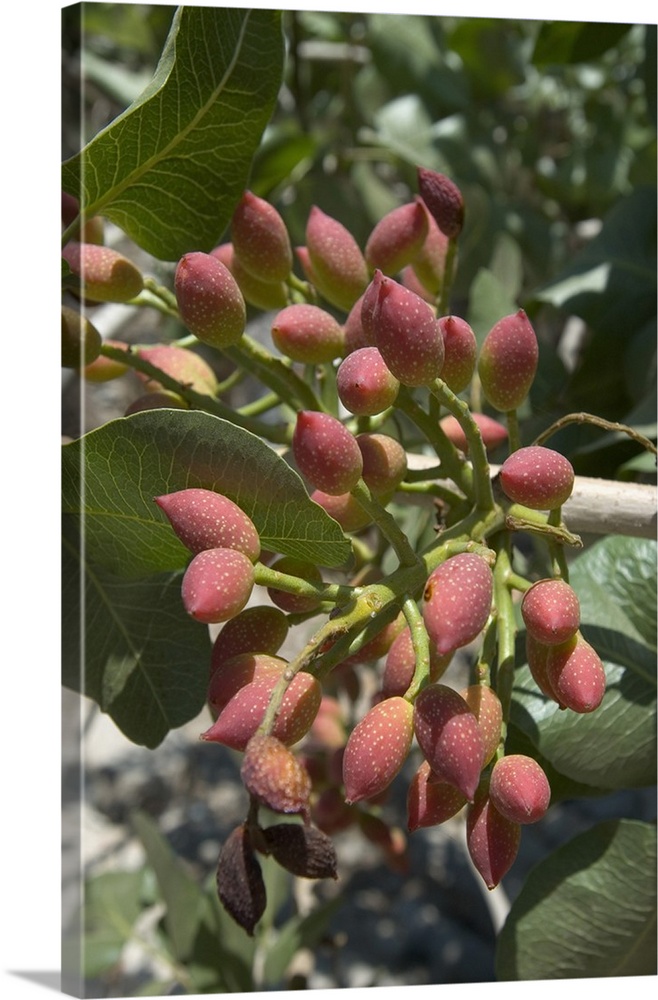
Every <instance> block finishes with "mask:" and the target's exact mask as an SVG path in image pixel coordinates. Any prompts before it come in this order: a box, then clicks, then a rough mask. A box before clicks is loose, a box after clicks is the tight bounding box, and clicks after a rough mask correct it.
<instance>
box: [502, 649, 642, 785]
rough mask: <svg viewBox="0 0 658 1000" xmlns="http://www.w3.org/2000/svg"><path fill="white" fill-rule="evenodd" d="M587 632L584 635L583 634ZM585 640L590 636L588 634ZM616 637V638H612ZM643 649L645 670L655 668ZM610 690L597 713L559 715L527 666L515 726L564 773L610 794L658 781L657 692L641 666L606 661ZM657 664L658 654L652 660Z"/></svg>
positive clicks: (517, 694) (517, 688)
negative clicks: (644, 674)
mask: <svg viewBox="0 0 658 1000" xmlns="http://www.w3.org/2000/svg"><path fill="white" fill-rule="evenodd" d="M583 631H584V632H585V630H583ZM585 634H586V635H587V634H588V633H585ZM611 634H612V635H615V634H617V633H611ZM635 648H636V650H637V651H639V650H644V657H645V659H644V663H642V664H641V666H643V667H644V668H645V670H646V669H649V668H650V667H651V658H650V655H648V651H647V650H646V649H645V648H644V647H642V646H639V644H638V645H637V646H636V647H635ZM602 659H603V664H604V667H605V671H606V678H607V690H606V693H605V695H604V698H603V701H602V703H601V704H600V705H599V707H598V708H597V709H596V711H595V712H592V713H588V714H586V715H579V714H578V713H576V712H571V711H569V710H564V711H561V710H560V709H559V708H558V707H557V705H556V704H555V702H553V701H549V700H548V699H546V698H544V696H543V695H542V694H541V693H540V691H539V689H538V688H537V686H536V684H535V682H534V681H533V679H532V677H531V676H530V671H529V670H528V668H527V666H524V667H521V668H519V669H518V670H517V672H516V677H515V684H514V695H513V700H512V709H511V713H510V718H511V721H512V722H513V723H514V725H516V726H518V727H519V729H521V730H523V731H524V732H525V734H526V735H527V736H528V737H529V738H530V740H531V741H532V743H533V745H534V746H535V747H536V748H537V749H538V750H539V752H540V753H541V754H542V755H543V756H544V757H545V758H546V759H547V760H548V761H549V762H550V764H551V765H552V766H553V767H554V768H555V769H556V770H557V771H559V772H560V773H561V774H563V775H565V776H566V777H567V778H569V779H570V780H571V781H575V782H579V783H583V784H586V785H591V786H593V787H594V788H602V789H606V790H607V791H610V790H612V789H617V788H640V787H646V786H649V785H653V784H654V783H655V781H656V687H655V680H654V682H653V684H651V683H649V682H647V681H646V680H645V679H644V676H642V675H641V674H640V673H638V672H636V664H637V661H636V660H634V661H633V663H632V664H631V663H625V664H620V663H616V662H615V660H616V659H621V657H620V656H615V658H614V659H611V658H608V657H607V656H606V655H605V653H604V655H603V656H602ZM653 659H654V664H655V655H654V658H653Z"/></svg>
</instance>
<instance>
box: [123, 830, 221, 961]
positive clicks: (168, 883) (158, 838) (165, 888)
mask: <svg viewBox="0 0 658 1000" xmlns="http://www.w3.org/2000/svg"><path fill="white" fill-rule="evenodd" d="M131 821H132V825H133V827H134V830H135V832H136V834H137V836H138V837H139V839H140V841H141V843H142V845H143V847H144V850H145V851H146V857H147V860H148V863H149V865H150V866H151V868H152V869H153V871H154V872H155V877H156V879H157V882H158V887H159V890H160V894H161V896H162V899H163V901H164V904H165V906H166V908H167V912H166V914H165V928H166V931H167V935H168V937H169V940H170V942H171V946H172V949H173V953H174V955H175V956H176V958H177V959H178V960H180V961H185V959H186V958H188V957H189V955H190V953H191V950H192V945H193V943H194V939H195V937H196V934H197V930H198V928H199V924H200V921H201V918H202V915H203V912H204V910H205V898H204V893H203V890H202V888H201V886H199V885H198V884H197V883H196V882H195V881H194V879H193V878H192V877H191V876H190V875H188V873H187V871H186V870H185V869H184V867H183V865H182V864H181V862H180V860H179V859H178V858H177V857H176V855H175V854H174V852H173V850H172V849H171V847H170V846H169V843H168V842H167V841H166V840H165V838H164V837H163V836H162V834H161V833H160V831H159V830H158V828H157V826H156V825H155V823H154V822H153V821H152V820H151V819H150V818H149V817H148V816H147V815H146V813H143V812H139V811H137V812H135V813H133V815H132V820H131Z"/></svg>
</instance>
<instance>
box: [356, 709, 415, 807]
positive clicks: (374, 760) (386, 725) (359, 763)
mask: <svg viewBox="0 0 658 1000" xmlns="http://www.w3.org/2000/svg"><path fill="white" fill-rule="evenodd" d="M412 739H413V706H412V705H411V704H410V703H409V702H408V701H406V700H405V699H404V698H401V697H397V696H396V697H393V698H387V699H385V700H384V701H381V702H379V703H378V704H376V705H374V706H373V708H371V709H370V710H369V711H368V712H367V713H366V715H365V716H364V717H363V719H361V721H360V722H359V723H358V724H357V725H356V726H355V728H354V729H353V730H352V732H351V734H350V736H349V739H348V741H347V744H346V746H345V752H344V755H343V781H344V784H345V798H346V800H347V801H348V802H358V801H360V800H361V799H369V798H372V797H373V796H374V795H378V794H379V793H380V792H382V791H383V790H384V789H385V788H387V787H388V785H389V784H390V783H391V781H392V780H393V778H394V777H395V775H396V774H397V773H398V772H399V770H400V768H401V767H402V765H403V764H404V761H405V760H406V758H407V754H408V753H409V749H410V747H411V741H412Z"/></svg>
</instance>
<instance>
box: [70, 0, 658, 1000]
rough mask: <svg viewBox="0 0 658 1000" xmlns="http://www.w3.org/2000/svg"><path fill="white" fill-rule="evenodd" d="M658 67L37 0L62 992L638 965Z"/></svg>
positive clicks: (648, 961)
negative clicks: (53, 340)
mask: <svg viewBox="0 0 658 1000" xmlns="http://www.w3.org/2000/svg"><path fill="white" fill-rule="evenodd" d="M621 14H622V16H623V10H622V11H621ZM655 58H656V27H655V25H651V24H637V23H594V22H580V21H569V22H567V21H549V20H538V19H536V20H533V19H528V20H513V19H509V18H505V17H499V18H496V17H485V18H483V17H466V16H456V15H454V14H450V15H448V14H442V13H441V12H440V10H439V11H438V12H436V13H415V12H405V11H404V10H401V11H399V12H397V13H394V12H392V11H391V12H376V11H372V10H371V11H368V10H364V11H362V12H348V11H344V12H336V11H327V10H324V11H323V10H322V9H302V10H279V9H274V8H272V9H263V8H247V7H231V6H219V5H212V4H206V5H196V6H195V5H191V6H187V5H183V6H175V5H170V4H119V3H82V4H73V5H71V6H67V7H65V8H64V9H63V10H62V172H61V190H62V241H61V242H62V251H61V253H62V263H61V269H62V300H61V312H62V458H61V462H62V465H61V468H62V477H61V478H62V501H61V503H62V597H63V600H62V611H63V619H62V644H63V648H62V682H63V700H62V712H63V726H62V730H63V733H64V745H63V748H62V750H63V761H62V767H63V771H62V773H63V803H62V808H63V813H62V815H63V843H62V858H63V886H62V892H63V897H62V913H63V927H62V989H63V991H64V992H65V993H67V994H69V995H72V996H78V997H133V996H134V997H137V996H155V995H158V996H174V995H176V996H184V995H190V996H194V995H197V996H198V995H212V994H226V993H256V992H272V991H284V990H285V991H287V990H293V989H294V990H317V989H321V990H335V989H357V988H361V987H367V988H372V987H400V988H402V987H415V986H419V987H422V986H443V987H448V986H450V985H459V986H463V985H465V984H481V985H482V986H483V987H485V986H486V985H487V984H493V983H503V982H507V983H514V982H516V983H518V982H523V981H527V982H533V983H539V982H545V981H552V980H574V979H575V980H580V979H606V978H611V977H614V978H619V977H621V978H626V977H628V978H629V987H630V988H631V989H633V990H636V989H640V988H641V986H642V984H643V983H644V982H645V981H647V980H648V981H649V982H651V978H652V977H655V974H656V940H655V907H656V899H655V896H656V827H655V818H656V811H655V804H656V803H655V782H656V714H655V707H656V616H655V611H656V455H657V451H656V416H655V400H656V395H655V393H656V367H655V365H656V325H655V319H656V74H655V67H656V62H655Z"/></svg>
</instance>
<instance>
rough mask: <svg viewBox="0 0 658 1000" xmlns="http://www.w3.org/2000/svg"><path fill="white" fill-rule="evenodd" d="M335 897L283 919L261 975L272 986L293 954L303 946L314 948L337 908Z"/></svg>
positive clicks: (279, 980)
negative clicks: (288, 918) (303, 913)
mask: <svg viewBox="0 0 658 1000" xmlns="http://www.w3.org/2000/svg"><path fill="white" fill-rule="evenodd" d="M341 905H342V899H341V898H340V897H339V896H338V897H335V898H334V899H330V900H328V901H327V902H326V903H323V904H322V905H320V906H317V907H316V908H315V909H313V910H312V911H311V912H310V913H309V914H307V915H306V916H300V915H296V916H294V917H291V918H290V920H288V921H286V923H285V924H284V925H283V927H282V928H281V930H280V931H279V932H278V934H277V935H276V938H275V940H274V943H273V945H272V947H271V948H269V949H268V951H267V954H266V956H265V962H264V964H263V978H264V980H265V982H266V983H267V984H268V985H269V986H270V987H272V988H275V987H276V986H277V985H279V984H280V983H281V982H282V980H283V977H284V975H285V973H286V969H287V968H288V966H289V965H290V963H291V961H292V959H293V958H294V956H295V955H296V954H297V953H298V952H299V951H300V949H302V948H311V949H313V948H315V947H317V945H318V942H319V941H320V940H321V939H322V937H323V936H324V933H325V931H326V929H327V927H328V925H329V922H330V920H331V919H332V917H333V916H334V914H335V913H336V912H337V911H338V910H339V909H340V907H341Z"/></svg>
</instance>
